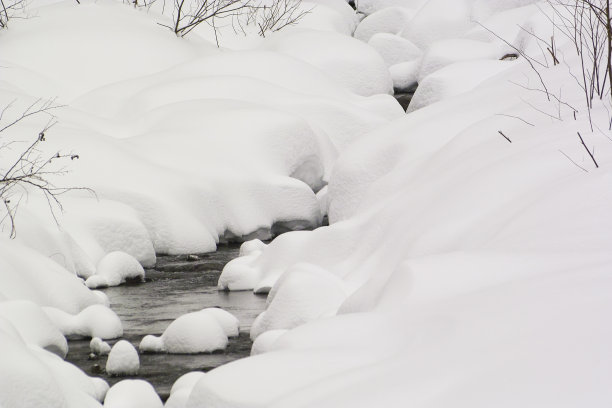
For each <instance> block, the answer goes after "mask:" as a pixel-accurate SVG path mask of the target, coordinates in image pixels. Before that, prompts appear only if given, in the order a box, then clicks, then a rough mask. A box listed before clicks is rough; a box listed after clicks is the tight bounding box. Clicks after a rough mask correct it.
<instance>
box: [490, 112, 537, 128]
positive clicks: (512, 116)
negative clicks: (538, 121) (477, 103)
mask: <svg viewBox="0 0 612 408" xmlns="http://www.w3.org/2000/svg"><path fill="white" fill-rule="evenodd" d="M495 115H496V116H506V117H508V118H513V119H518V120H520V121H521V122H523V123H526V124H528V125H529V126H535V125H534V124H533V123H531V122H527V121H526V120H525V119H523V118H521V117H519V116H514V115H508V114H505V113H496V114H495Z"/></svg>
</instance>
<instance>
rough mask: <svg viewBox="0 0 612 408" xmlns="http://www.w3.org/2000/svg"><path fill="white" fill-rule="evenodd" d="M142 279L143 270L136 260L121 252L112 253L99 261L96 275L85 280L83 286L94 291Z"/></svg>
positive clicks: (143, 275)
mask: <svg viewBox="0 0 612 408" xmlns="http://www.w3.org/2000/svg"><path fill="white" fill-rule="evenodd" d="M144 277H145V271H144V268H143V267H142V265H141V264H140V262H138V261H137V260H136V258H134V257H133V256H131V255H130V254H127V253H125V252H122V251H114V252H111V253H108V254H106V256H104V258H102V259H101V260H100V262H99V263H98V268H97V271H96V273H95V274H94V275H92V276H90V277H89V278H87V280H86V281H85V284H86V285H87V287H89V288H91V289H94V288H100V287H107V286H117V285H121V284H122V283H124V282H125V281H126V280H134V279H139V280H144Z"/></svg>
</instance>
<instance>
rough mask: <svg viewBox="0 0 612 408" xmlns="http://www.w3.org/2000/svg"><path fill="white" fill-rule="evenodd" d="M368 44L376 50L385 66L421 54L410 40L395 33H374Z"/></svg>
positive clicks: (417, 56) (414, 57) (408, 59)
mask: <svg viewBox="0 0 612 408" xmlns="http://www.w3.org/2000/svg"><path fill="white" fill-rule="evenodd" d="M368 44H370V45H371V46H372V48H374V49H375V50H376V51H378V53H379V54H380V55H381V57H383V59H384V60H385V63H386V64H387V66H391V65H395V64H399V63H400V62H406V61H413V60H416V59H418V58H420V57H421V55H422V54H423V52H422V51H421V50H420V49H419V48H418V47H417V46H416V45H414V44H413V43H412V42H410V41H409V40H407V39H405V38H402V37H400V36H399V35H395V34H387V33H378V34H375V35H373V36H372V38H370V41H368Z"/></svg>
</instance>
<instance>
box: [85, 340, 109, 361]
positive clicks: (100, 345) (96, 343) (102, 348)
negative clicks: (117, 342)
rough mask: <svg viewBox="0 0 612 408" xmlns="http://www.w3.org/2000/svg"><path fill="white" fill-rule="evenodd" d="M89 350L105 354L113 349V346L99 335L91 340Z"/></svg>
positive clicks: (101, 354)
mask: <svg viewBox="0 0 612 408" xmlns="http://www.w3.org/2000/svg"><path fill="white" fill-rule="evenodd" d="M89 350H90V351H91V352H92V353H94V354H97V355H99V356H105V355H107V354H108V353H110V351H111V346H110V345H109V344H108V343H107V342H105V341H104V340H102V339H101V338H99V337H94V338H92V339H91V341H90V342H89Z"/></svg>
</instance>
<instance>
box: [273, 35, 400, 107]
mask: <svg viewBox="0 0 612 408" xmlns="http://www.w3.org/2000/svg"><path fill="white" fill-rule="evenodd" d="M320 44H326V47H321V46H320ZM264 45H265V49H267V50H274V51H277V52H280V53H283V54H286V55H290V56H292V57H294V58H297V59H300V60H303V61H305V62H307V63H309V64H311V65H313V66H315V67H317V68H318V69H320V70H321V71H323V72H325V73H327V74H328V75H329V76H330V77H331V78H333V79H334V80H335V81H336V82H337V83H338V84H342V85H343V86H344V87H345V88H346V89H348V90H350V91H351V92H354V93H356V94H357V95H362V96H371V95H375V94H390V93H391V90H392V83H391V78H390V77H389V72H388V70H387V69H386V66H385V63H384V61H383V60H382V58H381V57H380V55H379V54H378V53H377V52H376V51H375V50H373V49H372V48H371V47H370V46H368V45H367V44H364V43H363V42H361V41H359V40H356V39H354V38H351V37H347V36H343V35H340V34H336V33H326V32H317V31H291V32H290V33H285V34H283V35H282V36H275V37H271V38H270V39H268V40H267V41H266V42H265V44H264ZM334 50H342V53H338V52H336V51H334Z"/></svg>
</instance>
